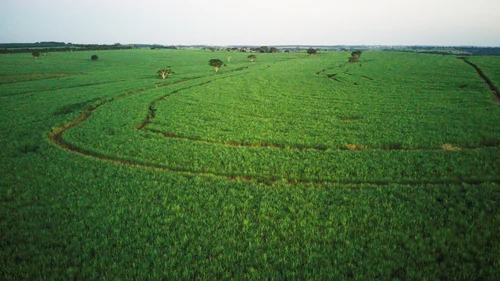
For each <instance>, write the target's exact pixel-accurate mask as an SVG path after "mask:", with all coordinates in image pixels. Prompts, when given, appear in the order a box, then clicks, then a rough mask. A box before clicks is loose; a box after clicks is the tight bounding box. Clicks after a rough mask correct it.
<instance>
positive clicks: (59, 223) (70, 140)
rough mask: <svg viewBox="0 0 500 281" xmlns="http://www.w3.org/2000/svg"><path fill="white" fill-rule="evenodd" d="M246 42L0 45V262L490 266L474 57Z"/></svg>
mask: <svg viewBox="0 0 500 281" xmlns="http://www.w3.org/2000/svg"><path fill="white" fill-rule="evenodd" d="M93 54H97V55H98V56H99V60H98V61H91V60H90V56H91V55H93ZM247 55H248V54H245V53H232V54H231V56H232V59H231V62H230V63H227V62H226V63H227V67H226V68H221V69H220V70H219V72H218V73H215V71H214V69H213V68H212V67H210V66H208V60H210V59H212V58H219V59H221V60H223V61H226V57H227V54H226V52H215V53H212V52H206V51H193V50H179V51H172V50H125V51H101V52H92V53H90V52H78V53H76V52H74V53H53V54H48V55H47V56H44V57H41V58H40V59H38V60H34V59H33V58H32V57H31V54H15V55H1V56H0V59H1V60H2V62H3V63H2V64H1V65H0V79H3V78H2V77H9V78H8V79H10V80H7V79H6V80H0V81H11V82H9V83H4V82H2V83H0V103H1V104H2V111H0V115H1V116H2V118H1V120H2V122H1V123H0V133H1V136H2V137H1V138H0V145H2V150H0V157H1V158H2V161H0V218H1V219H0V235H1V239H0V241H1V242H0V248H1V251H0V274H1V275H0V276H1V278H2V279H3V280H19V279H130V278H134V279H193V278H200V279H335V278H337V279H347V278H352V279H360V280H366V279H402V280H403V279H444V278H450V279H487V280H488V279H489V280H495V279H498V278H499V277H500V276H499V274H500V273H499V261H498V256H499V253H500V248H499V247H500V246H499V244H498V242H497V241H500V237H499V233H500V232H499V231H498V225H500V224H499V223H500V209H499V207H498V202H499V201H500V186H499V183H500V178H499V177H498V175H499V174H500V171H499V168H498V167H500V165H499V164H500V163H499V161H500V160H499V159H500V157H499V156H500V154H499V148H498V145H499V143H500V136H499V134H500V132H499V130H498V126H497V124H498V121H499V118H500V110H499V107H498V105H496V104H495V103H494V100H493V98H492V96H491V92H490V91H489V89H488V87H487V86H486V85H485V84H484V81H483V80H482V79H481V78H480V77H479V76H478V75H477V73H476V72H475V71H474V69H472V68H471V67H470V66H469V65H467V64H466V63H464V62H463V61H460V60H456V59H455V58H453V57H449V56H445V57H442V56H435V55H419V54H409V53H407V54H398V53H377V52H366V53H363V54H362V56H361V64H345V62H346V61H347V57H348V56H349V53H347V52H345V53H344V52H332V53H324V52H321V53H319V54H318V55H317V56H316V57H309V56H307V55H304V54H300V53H299V54H297V53H292V54H289V55H286V54H258V55H257V59H256V61H255V62H253V63H251V62H249V61H248V59H247V58H246V57H247ZM470 59H471V61H473V62H475V63H477V64H478V65H479V66H480V67H481V68H482V69H483V68H484V69H483V70H484V72H485V73H486V75H488V76H489V78H490V79H491V80H492V81H493V82H494V81H496V80H498V79H499V78H498V77H499V76H498V75H496V73H495V72H494V69H496V68H498V63H497V62H498V60H497V59H496V58H495V57H493V58H491V57H488V58H482V57H472V58H470ZM476 60H477V61H476ZM165 66H171V67H172V70H173V71H174V72H175V73H176V74H175V75H173V76H171V77H169V78H168V79H166V80H162V79H161V78H160V77H159V76H157V74H156V72H157V70H158V69H159V68H162V67H165ZM61 73H64V74H65V75H64V76H57V75H58V74H61ZM332 74H335V75H334V76H331V77H334V79H331V78H329V76H330V75H332ZM51 75H55V76H54V77H51ZM56 76H57V77H56ZM27 77H37V79H34V80H31V79H29V80H30V81H28V79H27ZM48 77H50V78H48ZM45 78H47V79H45ZM465 84H466V85H467V87H464V86H463V85H465Z"/></svg>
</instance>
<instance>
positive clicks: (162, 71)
mask: <svg viewBox="0 0 500 281" xmlns="http://www.w3.org/2000/svg"><path fill="white" fill-rule="evenodd" d="M172 74H174V73H173V72H172V70H171V69H170V66H167V67H165V68H161V69H159V70H158V75H160V76H161V78H162V79H167V78H168V76H170V75H172Z"/></svg>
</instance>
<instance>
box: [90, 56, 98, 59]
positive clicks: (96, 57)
mask: <svg viewBox="0 0 500 281" xmlns="http://www.w3.org/2000/svg"><path fill="white" fill-rule="evenodd" d="M90 59H91V60H98V59H99V57H98V56H97V55H92V57H90Z"/></svg>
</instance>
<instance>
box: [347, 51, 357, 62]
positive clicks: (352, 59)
mask: <svg viewBox="0 0 500 281" xmlns="http://www.w3.org/2000/svg"><path fill="white" fill-rule="evenodd" d="M358 61H359V56H358V54H355V53H352V54H351V56H350V57H349V62H358Z"/></svg>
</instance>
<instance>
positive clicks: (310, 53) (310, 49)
mask: <svg viewBox="0 0 500 281" xmlns="http://www.w3.org/2000/svg"><path fill="white" fill-rule="evenodd" d="M307 53H308V54H309V55H311V56H315V55H316V49H313V48H309V50H307Z"/></svg>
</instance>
